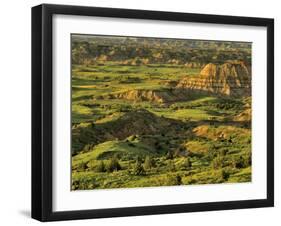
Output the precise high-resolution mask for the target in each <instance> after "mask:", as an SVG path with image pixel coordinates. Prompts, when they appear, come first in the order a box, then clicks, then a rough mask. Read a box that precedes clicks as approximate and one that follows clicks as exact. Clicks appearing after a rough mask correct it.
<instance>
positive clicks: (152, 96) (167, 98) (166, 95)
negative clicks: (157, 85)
mask: <svg viewBox="0 0 281 226" xmlns="http://www.w3.org/2000/svg"><path fill="white" fill-rule="evenodd" d="M109 98H112V99H115V98H116V99H125V100H131V101H136V102H141V101H150V102H154V103H158V104H161V103H169V102H175V101H183V100H186V99H187V98H188V96H187V95H186V93H185V92H182V91H181V90H179V89H165V90H140V89H138V90H128V91H125V92H120V93H116V94H111V95H110V96H109Z"/></svg>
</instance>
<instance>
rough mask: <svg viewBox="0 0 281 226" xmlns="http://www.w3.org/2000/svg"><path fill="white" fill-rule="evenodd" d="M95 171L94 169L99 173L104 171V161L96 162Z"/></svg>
mask: <svg viewBox="0 0 281 226" xmlns="http://www.w3.org/2000/svg"><path fill="white" fill-rule="evenodd" d="M95 171H96V172H99V173H101V172H105V171H106V169H105V165H104V162H103V161H100V162H99V163H98V165H97V167H96V168H95Z"/></svg>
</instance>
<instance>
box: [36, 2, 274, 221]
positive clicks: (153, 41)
mask: <svg viewBox="0 0 281 226" xmlns="http://www.w3.org/2000/svg"><path fill="white" fill-rule="evenodd" d="M273 38H274V21H273V19H267V18H250V17H234V16H218V15H202V14H189V13H176V12H160V11H143V10H131V9H113V8H96V7H82V6H64V5H46V4H43V5H39V6H35V7H33V8H32V217H33V218H35V219H38V220H40V221H54V220H71V219H85V218H102V217H121V216H134V215H147V214H165V213H179V212H192V211H209V210H226V209H238V208H256V207H269V206H273V205H274V190H273V189H274V161H273V155H274V106H273V104H274V96H273V94H274V90H273V87H274V84H273V82H274V77H273V76H274V39H273Z"/></svg>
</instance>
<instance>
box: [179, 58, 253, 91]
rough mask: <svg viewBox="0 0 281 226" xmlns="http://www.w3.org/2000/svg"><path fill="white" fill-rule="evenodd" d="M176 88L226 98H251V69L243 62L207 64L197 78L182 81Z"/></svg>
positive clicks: (187, 78)
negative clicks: (224, 96)
mask: <svg viewBox="0 0 281 226" xmlns="http://www.w3.org/2000/svg"><path fill="white" fill-rule="evenodd" d="M177 88H184V89H188V90H192V91H198V92H207V93H214V94H220V95H227V96H251V69H250V67H247V66H246V65H245V64H244V63H243V62H238V63H224V64H222V65H217V64H213V63H209V64H207V65H206V66H205V67H204V68H203V69H202V71H201V72H200V75H199V76H198V77H192V78H191V77H186V78H184V79H182V80H181V81H180V82H179V84H178V85H177Z"/></svg>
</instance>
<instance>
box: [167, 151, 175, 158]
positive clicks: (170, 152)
mask: <svg viewBox="0 0 281 226" xmlns="http://www.w3.org/2000/svg"><path fill="white" fill-rule="evenodd" d="M173 158H174V155H173V152H172V151H171V150H169V151H168V152H167V154H166V159H173Z"/></svg>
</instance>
